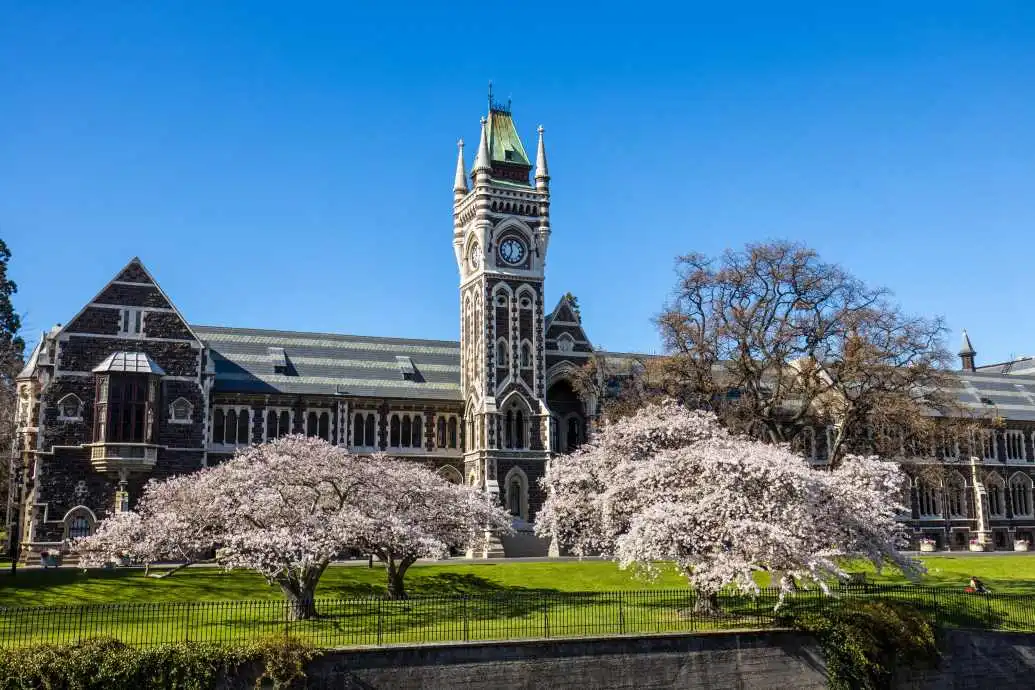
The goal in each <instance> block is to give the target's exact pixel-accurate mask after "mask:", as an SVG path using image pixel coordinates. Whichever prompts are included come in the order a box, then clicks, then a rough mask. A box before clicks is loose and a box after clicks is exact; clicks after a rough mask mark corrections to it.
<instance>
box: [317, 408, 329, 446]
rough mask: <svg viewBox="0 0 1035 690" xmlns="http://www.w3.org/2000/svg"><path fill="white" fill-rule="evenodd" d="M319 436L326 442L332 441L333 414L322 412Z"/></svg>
mask: <svg viewBox="0 0 1035 690" xmlns="http://www.w3.org/2000/svg"><path fill="white" fill-rule="evenodd" d="M318 433H319V436H320V438H322V439H323V440H324V441H330V440H331V413H330V412H321V413H320V424H319V431H318Z"/></svg>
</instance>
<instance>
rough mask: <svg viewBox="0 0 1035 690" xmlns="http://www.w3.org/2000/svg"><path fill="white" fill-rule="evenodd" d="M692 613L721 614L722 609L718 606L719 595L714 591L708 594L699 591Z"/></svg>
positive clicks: (702, 614) (701, 614)
mask: <svg viewBox="0 0 1035 690" xmlns="http://www.w3.org/2000/svg"><path fill="white" fill-rule="evenodd" d="M694 613H695V614H697V615H699V616H718V615H719V614H721V613H722V609H721V608H719V595H718V594H716V593H715V592H710V593H708V594H705V593H703V592H701V593H699V594H698V595H697V600H696V601H695V602H694Z"/></svg>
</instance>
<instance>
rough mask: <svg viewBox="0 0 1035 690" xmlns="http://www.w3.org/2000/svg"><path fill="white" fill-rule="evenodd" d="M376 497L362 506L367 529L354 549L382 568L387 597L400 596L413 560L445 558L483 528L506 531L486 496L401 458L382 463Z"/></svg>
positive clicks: (505, 519) (505, 521)
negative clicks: (373, 558) (374, 558)
mask: <svg viewBox="0 0 1035 690" xmlns="http://www.w3.org/2000/svg"><path fill="white" fill-rule="evenodd" d="M380 467H381V469H380V473H379V476H378V485H377V496H376V497H372V500H371V501H370V502H369V503H368V507H367V509H366V516H367V518H368V522H367V524H368V525H369V527H370V529H369V531H368V532H366V533H364V534H362V535H361V537H360V539H359V542H358V543H359V548H360V549H361V550H362V551H365V552H369V553H373V554H375V555H376V556H377V557H378V558H380V559H381V560H382V561H383V562H384V563H385V567H386V568H387V570H388V596H389V597H391V598H392V599H405V598H406V589H405V585H404V580H403V578H404V576H405V575H406V570H407V569H408V568H409V567H410V566H411V565H413V564H414V563H415V562H416V561H417V559H419V558H445V557H447V556H448V555H449V551H450V549H453V548H457V549H463V548H466V547H467V546H468V545H469V544H470V543H471V542H472V539H475V540H477V539H481V538H484V536H485V534H486V532H487V531H493V532H496V533H508V532H510V531H512V528H511V525H510V516H509V515H508V514H507V513H506V511H504V510H503V508H502V507H500V506H495V505H492V504H490V502H489V497H488V495H487V494H485V493H483V492H482V491H479V490H477V489H474V488H473V487H470V486H465V485H462V484H453V483H452V482H450V481H448V480H446V479H445V478H444V477H442V475H440V474H438V473H437V472H433V471H432V470H430V469H428V468H426V467H422V466H420V465H417V464H415V463H412V462H405V461H398V462H393V461H383V462H382V464H381V465H380Z"/></svg>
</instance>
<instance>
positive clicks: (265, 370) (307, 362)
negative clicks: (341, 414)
mask: <svg viewBox="0 0 1035 690" xmlns="http://www.w3.org/2000/svg"><path fill="white" fill-rule="evenodd" d="M191 328H192V329H193V330H194V332H195V333H197V334H198V337H199V338H200V339H201V340H202V341H203V342H204V343H205V344H206V345H207V346H208V347H209V348H210V351H211V353H212V360H213V364H214V365H215V373H216V381H215V390H216V391H224V392H242V393H293V394H305V393H309V394H320V395H335V394H348V395H355V396H365V397H386V398H407V399H424V400H455V401H460V400H461V399H462V398H461V395H460V343H458V342H456V341H452V340H410V339H405V338H378V337H371V336H359V335H339V334H332V333H300V332H295V331H273V330H260V329H250V328H225V327H221V326H191ZM284 361H286V366H285V365H283V364H280V363H281V362H284ZM410 362H412V373H410V374H408V376H407V370H409V369H410V364H409V363H410ZM278 365H279V366H278ZM275 366H277V370H276V371H275V370H274V367H275Z"/></svg>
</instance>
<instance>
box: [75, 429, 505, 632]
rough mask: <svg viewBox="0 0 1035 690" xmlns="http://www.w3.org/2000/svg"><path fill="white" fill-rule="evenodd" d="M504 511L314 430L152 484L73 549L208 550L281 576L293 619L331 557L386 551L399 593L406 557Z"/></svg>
mask: <svg viewBox="0 0 1035 690" xmlns="http://www.w3.org/2000/svg"><path fill="white" fill-rule="evenodd" d="M393 507H394V508H395V509H394V510H393ZM503 519H504V517H503V511H502V509H501V508H498V507H494V506H492V505H490V503H489V501H488V499H487V498H486V497H485V496H484V495H483V494H481V493H480V492H478V491H477V490H476V489H474V488H473V487H466V486H457V485H453V484H450V483H449V482H448V481H447V480H445V479H444V478H443V477H441V476H439V475H437V474H435V473H433V472H431V471H429V470H425V469H422V468H419V467H415V466H413V465H412V464H410V463H408V462H407V461H403V460H390V459H387V458H384V457H382V456H375V457H373V458H360V457H356V456H352V455H350V454H349V453H348V452H347V451H346V450H345V449H343V448H339V447H336V446H332V445H330V444H329V443H327V442H326V441H323V440H321V439H318V438H305V437H302V436H288V437H284V438H281V439H277V440H275V441H271V442H269V443H266V444H263V445H259V446H253V447H251V448H247V449H243V450H241V451H239V452H238V453H237V454H236V455H235V456H234V457H233V458H232V459H230V460H229V461H227V462H225V463H223V464H222V465H218V466H216V467H212V468H208V469H205V470H202V471H200V472H196V473H193V474H190V475H185V476H182V477H176V478H172V479H167V480H164V481H152V482H150V483H149V484H148V486H147V487H146V488H145V490H144V493H143V495H142V496H141V498H140V500H139V502H138V504H137V506H136V511H135V512H134V513H130V514H121V515H116V516H112V517H110V518H108V519H106V520H104V521H103V522H102V523H101V525H100V527H99V529H98V530H97V532H96V533H95V534H94V535H92V536H90V537H85V538H83V539H81V540H77V542H76V543H75V544H74V547H73V548H74V549H75V550H76V551H78V552H79V553H80V554H81V557H82V562H83V564H84V565H86V566H90V565H96V564H99V563H104V562H107V561H110V560H112V559H120V558H128V559H130V560H132V561H135V562H141V563H152V562H155V561H157V560H174V559H175V560H181V561H190V560H194V559H196V558H197V557H199V556H200V555H201V554H204V553H206V552H212V551H215V558H216V562H217V563H219V564H220V565H223V566H224V567H226V568H245V569H249V570H254V571H256V572H258V573H260V574H262V575H263V576H264V577H265V578H266V579H267V581H269V582H270V583H271V584H276V585H279V586H280V588H281V590H282V591H283V592H284V595H285V597H286V598H287V599H288V601H289V602H290V604H291V610H292V614H293V616H294V617H296V618H310V617H312V616H314V615H315V614H316V609H315V603H314V594H315V591H316V586H317V584H318V582H319V580H320V576H321V575H322V574H323V572H324V570H325V569H326V568H327V566H328V564H329V563H330V562H331V560H332V559H333V558H334V557H335V556H337V555H338V554H340V553H342V552H345V551H348V550H350V549H362V550H365V551H370V552H374V553H378V554H380V555H382V557H383V558H386V563H387V564H388V566H389V593H390V594H391V595H393V596H403V595H404V593H405V590H404V589H403V581H402V578H403V575H404V574H405V570H406V568H407V567H409V565H410V564H411V563H412V562H413V561H414V560H416V559H417V558H418V557H421V556H437V555H441V554H444V553H446V552H448V549H449V548H450V547H453V546H457V547H459V546H466V544H467V543H468V542H469V541H470V540H472V539H474V538H476V537H477V535H478V534H480V533H481V532H482V531H483V530H484V529H485V528H487V527H488V528H494V527H499V526H500V525H501V521H502V520H503Z"/></svg>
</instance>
